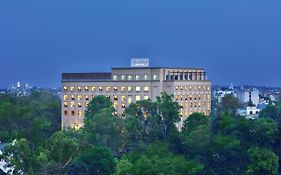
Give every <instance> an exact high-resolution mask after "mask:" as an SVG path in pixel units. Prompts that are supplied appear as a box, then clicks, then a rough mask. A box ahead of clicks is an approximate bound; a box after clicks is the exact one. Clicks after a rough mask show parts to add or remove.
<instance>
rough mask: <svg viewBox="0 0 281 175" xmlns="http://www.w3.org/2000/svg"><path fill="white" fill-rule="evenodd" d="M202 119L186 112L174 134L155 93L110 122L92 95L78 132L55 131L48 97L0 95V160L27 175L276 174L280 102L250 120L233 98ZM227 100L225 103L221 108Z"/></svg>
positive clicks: (171, 115)
mask: <svg viewBox="0 0 281 175" xmlns="http://www.w3.org/2000/svg"><path fill="white" fill-rule="evenodd" d="M224 101H227V102H225V104H222V105H221V106H219V108H218V109H217V110H216V112H215V113H214V114H212V115H210V116H208V117H206V116H204V115H202V114H199V113H194V114H192V115H191V116H189V117H188V118H187V119H186V120H185V122H184V127H183V128H182V130H181V131H178V130H177V128H176V125H175V123H176V122H178V121H179V120H180V116H179V112H178V111H179V108H180V107H179V106H178V103H177V102H174V101H173V99H172V97H171V96H169V95H167V94H165V93H163V94H162V96H161V97H159V98H158V99H157V101H155V102H152V101H138V102H137V103H136V104H131V105H130V106H129V107H128V108H126V110H125V113H124V114H125V116H124V117H116V116H115V115H114V108H113V105H112V102H111V101H110V100H109V99H107V98H106V97H104V96H96V97H95V98H94V99H93V100H92V101H91V102H90V103H89V107H88V109H87V111H86V114H85V115H86V116H85V120H84V123H85V125H84V127H83V128H81V129H80V130H79V131H76V130H71V129H64V130H60V129H59V126H60V121H59V120H58V118H60V101H59V99H57V98H56V97H53V96H51V95H50V94H48V93H43V94H42V93H35V94H32V95H31V96H30V97H21V98H16V97H10V96H0V132H1V134H0V140H1V141H2V142H7V143H9V144H7V145H6V146H5V148H4V150H3V155H2V156H1V157H2V158H3V159H4V160H6V162H9V163H10V166H12V167H13V168H14V173H15V174H28V175H49V174H50V175H110V174H112V175H144V174H145V175H196V174H199V175H233V174H245V175H247V174H248V175H277V174H278V173H280V170H279V164H280V159H279V157H280V156H281V104H280V103H277V104H276V105H269V106H268V107H267V108H266V109H265V110H263V111H262V112H261V114H260V118H259V119H257V120H248V119H245V118H243V117H240V116H236V115H235V113H234V112H233V111H234V109H233V108H235V105H233V104H231V103H233V101H235V99H231V100H226V99H225V100H224ZM229 101H230V102H229Z"/></svg>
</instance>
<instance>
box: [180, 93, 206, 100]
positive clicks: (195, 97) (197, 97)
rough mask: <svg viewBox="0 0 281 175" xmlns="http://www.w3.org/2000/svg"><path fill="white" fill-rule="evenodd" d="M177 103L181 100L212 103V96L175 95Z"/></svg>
mask: <svg viewBox="0 0 281 175" xmlns="http://www.w3.org/2000/svg"><path fill="white" fill-rule="evenodd" d="M175 99H176V101H179V100H195V101H196V100H197V99H198V100H202V99H203V100H206V99H208V101H210V95H200V94H199V95H175Z"/></svg>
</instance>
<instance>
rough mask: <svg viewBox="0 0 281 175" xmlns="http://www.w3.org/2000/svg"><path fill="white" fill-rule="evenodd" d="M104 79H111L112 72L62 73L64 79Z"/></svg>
mask: <svg viewBox="0 0 281 175" xmlns="http://www.w3.org/2000/svg"><path fill="white" fill-rule="evenodd" d="M92 80H95V81H103V80H111V73H110V72H94V73H62V81H92Z"/></svg>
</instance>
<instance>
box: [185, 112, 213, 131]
mask: <svg viewBox="0 0 281 175" xmlns="http://www.w3.org/2000/svg"><path fill="white" fill-rule="evenodd" d="M208 122H209V119H208V118H207V117H206V116H204V115H203V114H201V113H193V114H191V115H190V116H188V117H187V118H186V119H185V121H184V125H183V129H182V130H183V132H187V133H189V132H191V131H192V130H194V129H195V128H196V127H198V126H199V125H206V126H207V125H208Z"/></svg>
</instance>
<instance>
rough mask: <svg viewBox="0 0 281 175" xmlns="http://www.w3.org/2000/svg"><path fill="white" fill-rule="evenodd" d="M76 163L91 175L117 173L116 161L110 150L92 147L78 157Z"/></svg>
mask: <svg viewBox="0 0 281 175" xmlns="http://www.w3.org/2000/svg"><path fill="white" fill-rule="evenodd" d="M76 163H77V164H78V165H80V166H81V167H83V169H84V170H85V171H86V173H88V174H91V175H110V174H113V173H114V171H115V166H116V163H115V160H114V158H113V156H112V154H111V152H110V150H109V149H107V148H103V147H92V148H90V149H88V150H87V151H85V152H83V153H82V154H81V155H79V156H78V158H77V160H76Z"/></svg>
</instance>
